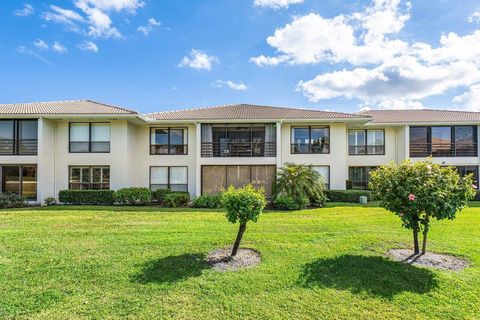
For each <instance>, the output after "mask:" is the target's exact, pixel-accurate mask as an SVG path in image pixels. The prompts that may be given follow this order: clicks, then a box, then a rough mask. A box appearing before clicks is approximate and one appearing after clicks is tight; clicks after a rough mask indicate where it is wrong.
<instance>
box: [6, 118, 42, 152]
mask: <svg viewBox="0 0 480 320" xmlns="http://www.w3.org/2000/svg"><path fill="white" fill-rule="evenodd" d="M37 128H38V124H37V120H0V155H36V154H37V146H38V129H37Z"/></svg>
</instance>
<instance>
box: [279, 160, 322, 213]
mask: <svg viewBox="0 0 480 320" xmlns="http://www.w3.org/2000/svg"><path fill="white" fill-rule="evenodd" d="M274 195H275V197H278V196H289V197H292V198H293V199H305V198H307V199H308V200H309V202H310V203H313V204H317V205H324V204H325V201H326V196H325V180H324V179H323V177H322V176H321V175H320V174H319V173H318V172H316V171H315V170H313V169H312V168H311V167H310V166H307V165H303V164H292V163H286V164H285V165H284V166H283V167H282V168H280V169H278V172H277V179H276V182H275V185H274Z"/></svg>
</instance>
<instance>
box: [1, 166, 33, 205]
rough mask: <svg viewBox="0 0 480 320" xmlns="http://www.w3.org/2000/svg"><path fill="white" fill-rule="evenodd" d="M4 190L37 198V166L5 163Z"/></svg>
mask: <svg viewBox="0 0 480 320" xmlns="http://www.w3.org/2000/svg"><path fill="white" fill-rule="evenodd" d="M1 191H2V192H11V193H14V194H18V195H22V196H23V197H25V198H26V199H29V200H35V199H36V198H37V166H35V165H4V166H2V190H1Z"/></svg>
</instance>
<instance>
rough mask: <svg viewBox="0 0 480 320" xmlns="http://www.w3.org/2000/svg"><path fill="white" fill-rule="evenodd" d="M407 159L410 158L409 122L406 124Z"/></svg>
mask: <svg viewBox="0 0 480 320" xmlns="http://www.w3.org/2000/svg"><path fill="white" fill-rule="evenodd" d="M405 159H410V126H409V125H408V124H407V125H405ZM402 160H403V159H402Z"/></svg>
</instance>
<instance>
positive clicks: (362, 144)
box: [348, 130, 385, 155]
mask: <svg viewBox="0 0 480 320" xmlns="http://www.w3.org/2000/svg"><path fill="white" fill-rule="evenodd" d="M348 154H349V155H361V154H367V155H383V154H385V133H384V131H383V130H349V131H348Z"/></svg>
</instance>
